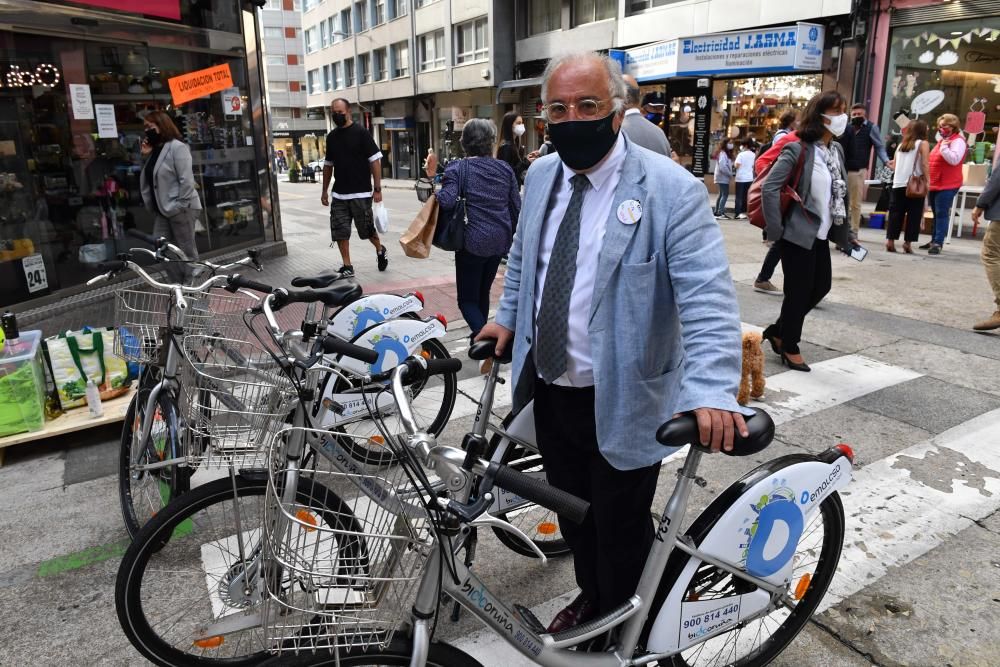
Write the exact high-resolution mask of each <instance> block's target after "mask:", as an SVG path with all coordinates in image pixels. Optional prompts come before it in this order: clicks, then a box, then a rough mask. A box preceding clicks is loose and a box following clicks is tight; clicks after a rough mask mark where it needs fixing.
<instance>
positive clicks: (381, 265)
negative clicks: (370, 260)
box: [375, 246, 389, 271]
mask: <svg viewBox="0 0 1000 667" xmlns="http://www.w3.org/2000/svg"><path fill="white" fill-rule="evenodd" d="M388 252H389V250H388V249H387V248H386V247H385V246H382V250H381V251H380V252H377V253H375V256H376V257H377V258H378V270H379V271H385V270H386V269H387V268H388V267H389V258H388V257H386V254H388Z"/></svg>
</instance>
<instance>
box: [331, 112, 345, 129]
mask: <svg viewBox="0 0 1000 667" xmlns="http://www.w3.org/2000/svg"><path fill="white" fill-rule="evenodd" d="M333 124H334V125H336V126H337V127H344V126H345V125H347V114H346V113H334V114H333Z"/></svg>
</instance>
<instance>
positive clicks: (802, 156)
mask: <svg viewBox="0 0 1000 667" xmlns="http://www.w3.org/2000/svg"><path fill="white" fill-rule="evenodd" d="M790 144H791V142H789V144H786V145H790ZM798 144H799V160H798V162H796V163H795V171H793V172H792V177H793V178H794V179H795V180H794V182H793V183H792V184H791V185H792V189H794V190H798V189H799V181H800V180H802V168H803V167H804V166H805V163H806V146H805V144H803V143H802V142H801V141H800V142H798ZM782 150H784V147H782ZM813 159H815V157H814V158H813ZM775 161H777V160H775Z"/></svg>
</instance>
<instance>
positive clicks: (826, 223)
mask: <svg viewBox="0 0 1000 667" xmlns="http://www.w3.org/2000/svg"><path fill="white" fill-rule="evenodd" d="M813 145H814V146H816V153H815V154H814V157H813V173H812V183H810V189H809V198H810V199H812V204H813V208H815V209H816V210H817V211H819V212H820V216H821V217H820V221H819V231H818V232H817V233H816V238H818V239H822V240H824V241H825V240H826V237H827V235H828V234H829V233H830V227H832V226H833V213H832V211H831V210H830V200H831V198H832V196H833V194H832V190H833V176H831V175H830V167H829V166H827V164H826V156H827V154H829V152H830V149H829V148H827V147H826V146H824V145H823V143H822V142H820V141H817V142H816V143H815V144H813Z"/></svg>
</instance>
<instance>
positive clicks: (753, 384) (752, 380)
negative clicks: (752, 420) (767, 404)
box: [736, 331, 764, 405]
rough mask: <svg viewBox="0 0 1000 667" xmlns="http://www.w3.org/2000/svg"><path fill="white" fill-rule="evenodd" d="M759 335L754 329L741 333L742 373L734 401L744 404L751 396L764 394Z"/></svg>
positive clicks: (762, 359) (762, 353)
mask: <svg viewBox="0 0 1000 667" xmlns="http://www.w3.org/2000/svg"><path fill="white" fill-rule="evenodd" d="M760 341H761V335H760V334H759V333H757V332H755V331H748V332H746V333H744V334H743V374H742V376H741V377H740V390H739V393H737V394H736V402H737V403H739V404H740V405H746V404H747V403H749V402H750V399H751V398H761V397H762V396H763V395H764V351H763V350H762V349H761V347H760Z"/></svg>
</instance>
